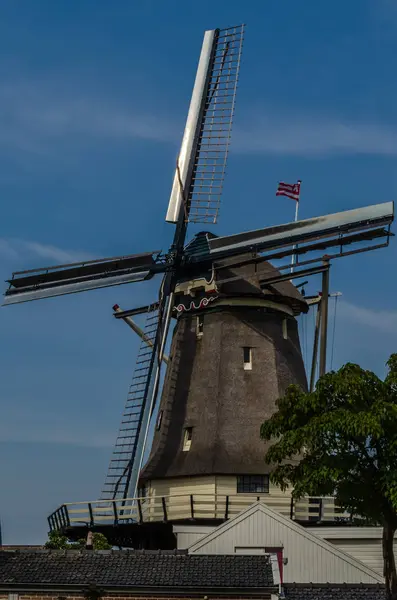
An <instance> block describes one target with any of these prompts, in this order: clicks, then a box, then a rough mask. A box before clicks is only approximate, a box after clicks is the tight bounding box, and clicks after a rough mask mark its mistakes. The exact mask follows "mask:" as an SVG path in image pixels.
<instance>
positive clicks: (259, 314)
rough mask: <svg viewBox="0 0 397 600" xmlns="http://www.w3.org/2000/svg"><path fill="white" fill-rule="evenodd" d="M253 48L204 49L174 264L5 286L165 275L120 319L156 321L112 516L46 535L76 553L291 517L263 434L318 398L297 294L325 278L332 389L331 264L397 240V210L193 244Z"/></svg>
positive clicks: (214, 209) (70, 270) (238, 41)
mask: <svg viewBox="0 0 397 600" xmlns="http://www.w3.org/2000/svg"><path fill="white" fill-rule="evenodd" d="M243 33H244V27H243V26H238V27H233V28H229V29H225V30H219V29H217V30H212V31H207V32H206V33H205V36H204V41H203V46H202V50H201V55H200V60H199V65H198V69H197V75H196V80H195V84H194V88H193V94H192V100H191V104H190V108H189V113H188V118H187V123H186V128H185V132H184V136H183V140H182V146H181V151H180V155H179V158H178V161H177V166H176V172H175V176H174V181H173V186H172V192H171V197H170V201H169V206H168V210H167V214H166V220H167V221H168V222H169V223H172V224H173V225H174V237H173V241H172V244H171V246H170V248H169V250H168V252H166V253H162V252H160V251H158V250H157V251H151V252H145V253H142V254H137V255H130V256H122V257H117V258H106V259H102V260H98V261H90V262H84V263H74V264H71V265H59V266H56V267H47V268H43V269H37V270H34V271H24V272H19V273H14V274H13V276H12V278H11V279H10V280H9V288H8V290H7V291H6V293H5V304H14V303H19V302H26V301H30V300H36V299H41V298H49V297H52V296H58V295H64V294H70V293H76V292H81V291H87V290H91V289H97V288H101V287H109V286H115V285H121V284H126V283H132V282H139V281H143V280H147V279H150V278H153V277H155V276H158V275H160V274H161V275H162V282H161V285H160V289H159V297H158V299H155V300H154V301H153V303H152V304H150V305H149V306H146V307H138V308H135V309H131V310H128V311H120V310H119V309H116V310H115V316H116V317H117V318H121V319H130V318H131V317H132V316H134V315H135V314H139V313H146V315H147V318H146V325H145V328H144V330H143V331H142V332H140V333H141V337H142V344H141V347H140V350H139V353H138V357H137V362H136V368H135V372H134V375H133V380H132V384H131V386H130V391H129V394H128V398H127V402H126V406H125V411H124V414H123V417H122V422H121V427H120V431H119V434H118V437H117V440H116V445H115V448H114V452H113V455H112V457H111V461H110V465H109V471H108V474H107V477H106V481H105V487H104V489H103V492H102V500H101V501H96V502H88V503H86V505H85V507H83V508H82V504H81V503H79V505H78V507H77V508H73V507H72V506H70V505H62V506H61V507H60V508H59V509H57V510H56V511H55V512H54V513H53V514H52V515H50V517H49V523H50V527H51V529H56V530H61V531H63V532H66V533H67V534H68V535H69V536H70V537H74V538H79V537H81V536H82V533H83V531H84V529H85V528H86V527H87V526H89V527H90V528H92V529H96V530H98V531H103V532H104V533H105V534H106V535H107V536H108V539H109V541H111V542H112V543H114V544H117V545H132V546H133V547H138V546H143V547H149V546H150V547H172V544H173V543H174V541H175V540H174V538H173V535H172V524H173V523H178V522H186V521H188V522H192V521H194V522H200V523H208V522H209V523H211V524H214V523H217V522H220V521H222V520H224V519H227V518H228V517H229V516H230V514H232V513H231V511H232V507H234V508H233V510H234V511H236V510H237V511H238V510H241V509H242V508H243V507H244V503H242V498H243V497H244V496H245V498H246V499H245V500H244V502H248V503H251V502H252V500H253V499H255V498H256V497H257V496H258V495H264V496H265V497H266V498H268V499H269V502H270V500H271V498H274V500H275V502H276V504H277V502H280V503H281V505H282V508H283V510H284V509H285V508H286V507H287V511H288V512H289V510H290V508H289V500H288V498H287V499H286V498H285V497H284V496H280V494H278V495H277V494H273V495H272V490H270V488H269V478H268V474H269V473H268V470H267V467H266V465H265V464H264V455H265V452H266V448H265V447H264V445H263V444H262V442H261V441H260V439H259V427H260V424H261V423H262V422H263V420H264V419H265V418H266V417H267V416H270V415H271V414H272V412H273V411H274V407H275V401H276V400H277V398H278V397H279V396H280V395H281V394H282V393H283V392H284V390H285V388H286V387H287V385H289V384H290V383H298V384H299V385H301V386H302V387H306V386H307V382H306V376H305V371H304V366H303V360H302V355H301V350H300V344H299V337H298V332H297V325H296V317H297V316H298V315H299V314H301V313H304V312H306V311H307V310H308V304H307V303H306V302H305V300H304V298H303V297H302V296H301V295H300V293H299V292H298V290H297V288H296V287H294V285H293V284H292V281H293V280H294V279H296V278H299V277H307V276H311V275H315V274H322V277H323V293H322V302H324V307H323V310H322V312H321V320H322V328H321V347H320V367H321V368H320V374H321V372H324V369H325V364H326V360H325V359H326V336H325V332H326V328H325V325H326V319H327V299H328V281H329V270H330V264H331V261H332V260H333V259H334V258H338V257H343V256H347V255H350V254H354V253H356V252H364V251H366V250H372V249H375V248H380V247H384V246H387V245H388V243H389V237H390V235H392V234H391V233H390V225H391V223H392V221H393V218H394V207H393V203H392V202H388V203H384V204H378V205H374V206H369V207H365V208H361V209H354V210H348V211H344V212H342V213H338V214H334V215H324V216H320V217H315V218H311V219H306V220H302V221H297V222H293V223H286V224H283V225H277V226H272V227H267V228H264V229H257V230H254V231H248V232H244V233H237V234H235V235H231V236H226V237H217V236H215V235H213V234H212V233H209V232H202V233H200V234H198V235H196V236H195V237H194V238H193V239H192V240H190V241H189V242H188V243H187V242H186V239H187V226H188V223H191V222H194V223H202V224H208V223H212V224H214V223H216V221H217V216H218V211H219V203H220V197H221V192H222V186H223V181H224V175H225V166H226V159H227V154H228V148H229V141H230V132H231V125H232V118H233V113H234V104H235V96H236V89H237V81H238V74H239V67H240V58H241V50H242V43H243ZM244 202H246V200H245V199H244ZM373 240H374V243H372V242H373ZM325 251H327V252H328V254H327V255H326V256H324V252H325ZM291 255H294V256H295V261H294V271H293V273H290V264H291V263H290V257H291ZM284 259H285V264H284V263H283V260H284ZM276 260H277V261H278V262H279V263H281V264H280V265H279V266H278V268H277V269H275V268H274V267H273V266H272V264H271V261H276ZM172 322H174V323H175V327H174V330H173V338H172V343H171V351H170V355H169V357H165V354H164V352H165V346H166V343H167V336H168V332H169V330H170V325H171V323H172ZM133 328H135V330H136V327H135V325H133ZM138 332H139V331H138ZM164 363H166V365H167V372H166V377H165V384H164V387H163V392H162V396H161V400H160V406H159V408H158V416H157V422H156V425H155V434H154V440H153V445H152V449H151V453H150V457H149V460H148V461H147V464H146V465H145V466H144V465H143V456H144V453H145V448H146V447H147V442H148V432H149V425H150V422H151V418H152V416H153V414H154V411H155V409H156V408H157V398H158V396H159V388H160V380H161V368H162V365H163V364H164ZM138 486H139V489H140V490H141V491H140V493H139V495H138V494H137V491H138ZM143 494H144V495H143ZM246 505H247V504H245V506H246ZM84 511H86V515H84ZM234 514H235V513H234ZM291 516H292V512H291ZM82 530H83V531H82Z"/></svg>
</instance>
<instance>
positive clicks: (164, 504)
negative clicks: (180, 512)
mask: <svg viewBox="0 0 397 600" xmlns="http://www.w3.org/2000/svg"><path fill="white" fill-rule="evenodd" d="M161 503H162V505H163V514H164V522H165V523H167V521H168V519H167V505H166V503H165V498H164V496H163V497H162V498H161Z"/></svg>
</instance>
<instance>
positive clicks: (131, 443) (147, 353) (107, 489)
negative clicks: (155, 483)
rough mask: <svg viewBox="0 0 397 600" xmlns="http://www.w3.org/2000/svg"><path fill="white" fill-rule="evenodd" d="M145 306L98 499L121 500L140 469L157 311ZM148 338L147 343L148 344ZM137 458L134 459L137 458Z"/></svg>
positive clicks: (155, 341) (147, 414) (150, 389)
mask: <svg viewBox="0 0 397 600" xmlns="http://www.w3.org/2000/svg"><path fill="white" fill-rule="evenodd" d="M154 306H155V308H154V310H150V309H152V308H153V305H152V306H151V307H149V311H148V313H147V317H146V324H145V328H144V336H145V339H142V341H141V345H140V349H139V353H138V357H137V360H136V364H135V371H134V375H133V378H132V382H131V385H130V388H129V392H128V396H127V402H126V405H125V409H124V413H123V417H122V420H121V424H120V429H119V433H118V436H117V440H116V444H115V446H114V450H113V454H112V457H111V460H110V464H109V468H108V473H107V476H106V480H105V484H104V488H103V490H102V495H101V499H102V500H119V499H125V498H127V496H128V493H129V490H130V489H131V490H132V492H131V495H135V488H136V485H137V481H138V476H139V470H140V464H139V463H140V462H141V460H140V457H141V455H142V454H143V450H144V438H145V433H146V428H147V426H148V423H149V420H150V416H151V410H150V402H149V397H150V395H151V393H152V391H153V384H154V377H153V375H154V370H155V369H156V367H157V368H158V365H156V364H155V363H156V355H157V350H158V331H159V310H158V306H156V305H154ZM148 341H150V344H148ZM137 459H138V460H137Z"/></svg>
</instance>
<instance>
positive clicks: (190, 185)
mask: <svg viewBox="0 0 397 600" xmlns="http://www.w3.org/2000/svg"><path fill="white" fill-rule="evenodd" d="M243 39H244V25H238V26H235V27H230V28H228V29H217V30H214V31H207V32H206V34H205V36H204V42H203V47H202V50H201V55H200V60H199V65H198V69H197V75H196V81H195V85H194V88H193V94H192V99H191V103H190V108H189V113H188V117H187V121H186V127H185V132H184V135H183V139H182V145H181V151H180V154H179V157H178V161H177V168H176V173H175V177H174V183H173V187H172V191H171V197H170V203H169V207H168V211H167V216H166V221H168V222H171V223H176V222H177V221H178V218H179V216H180V211H181V210H183V211H184V218H185V220H186V221H187V222H189V223H216V222H217V218H218V213H219V207H220V201H221V195H222V189H223V182H224V178H225V172H226V162H227V157H228V151H229V145H230V139H231V130H232V123H233V115H234V108H235V100H236V92H237V83H238V77H239V71H240V62H241V53H242V47H243Z"/></svg>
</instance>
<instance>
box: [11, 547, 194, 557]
mask: <svg viewBox="0 0 397 600" xmlns="http://www.w3.org/2000/svg"><path fill="white" fill-rule="evenodd" d="M65 553H68V554H69V553H70V554H135V555H139V556H140V555H142V554H145V555H147V554H149V555H153V554H161V555H162V556H164V555H167V556H169V555H188V551H187V550H186V549H183V550H177V549H174V550H144V549H135V548H122V549H121V550H118V549H115V548H110V549H108V550H95V549H87V548H16V549H15V550H3V549H2V548H0V555H1V554H7V555H10V554H60V555H61V554H65Z"/></svg>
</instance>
